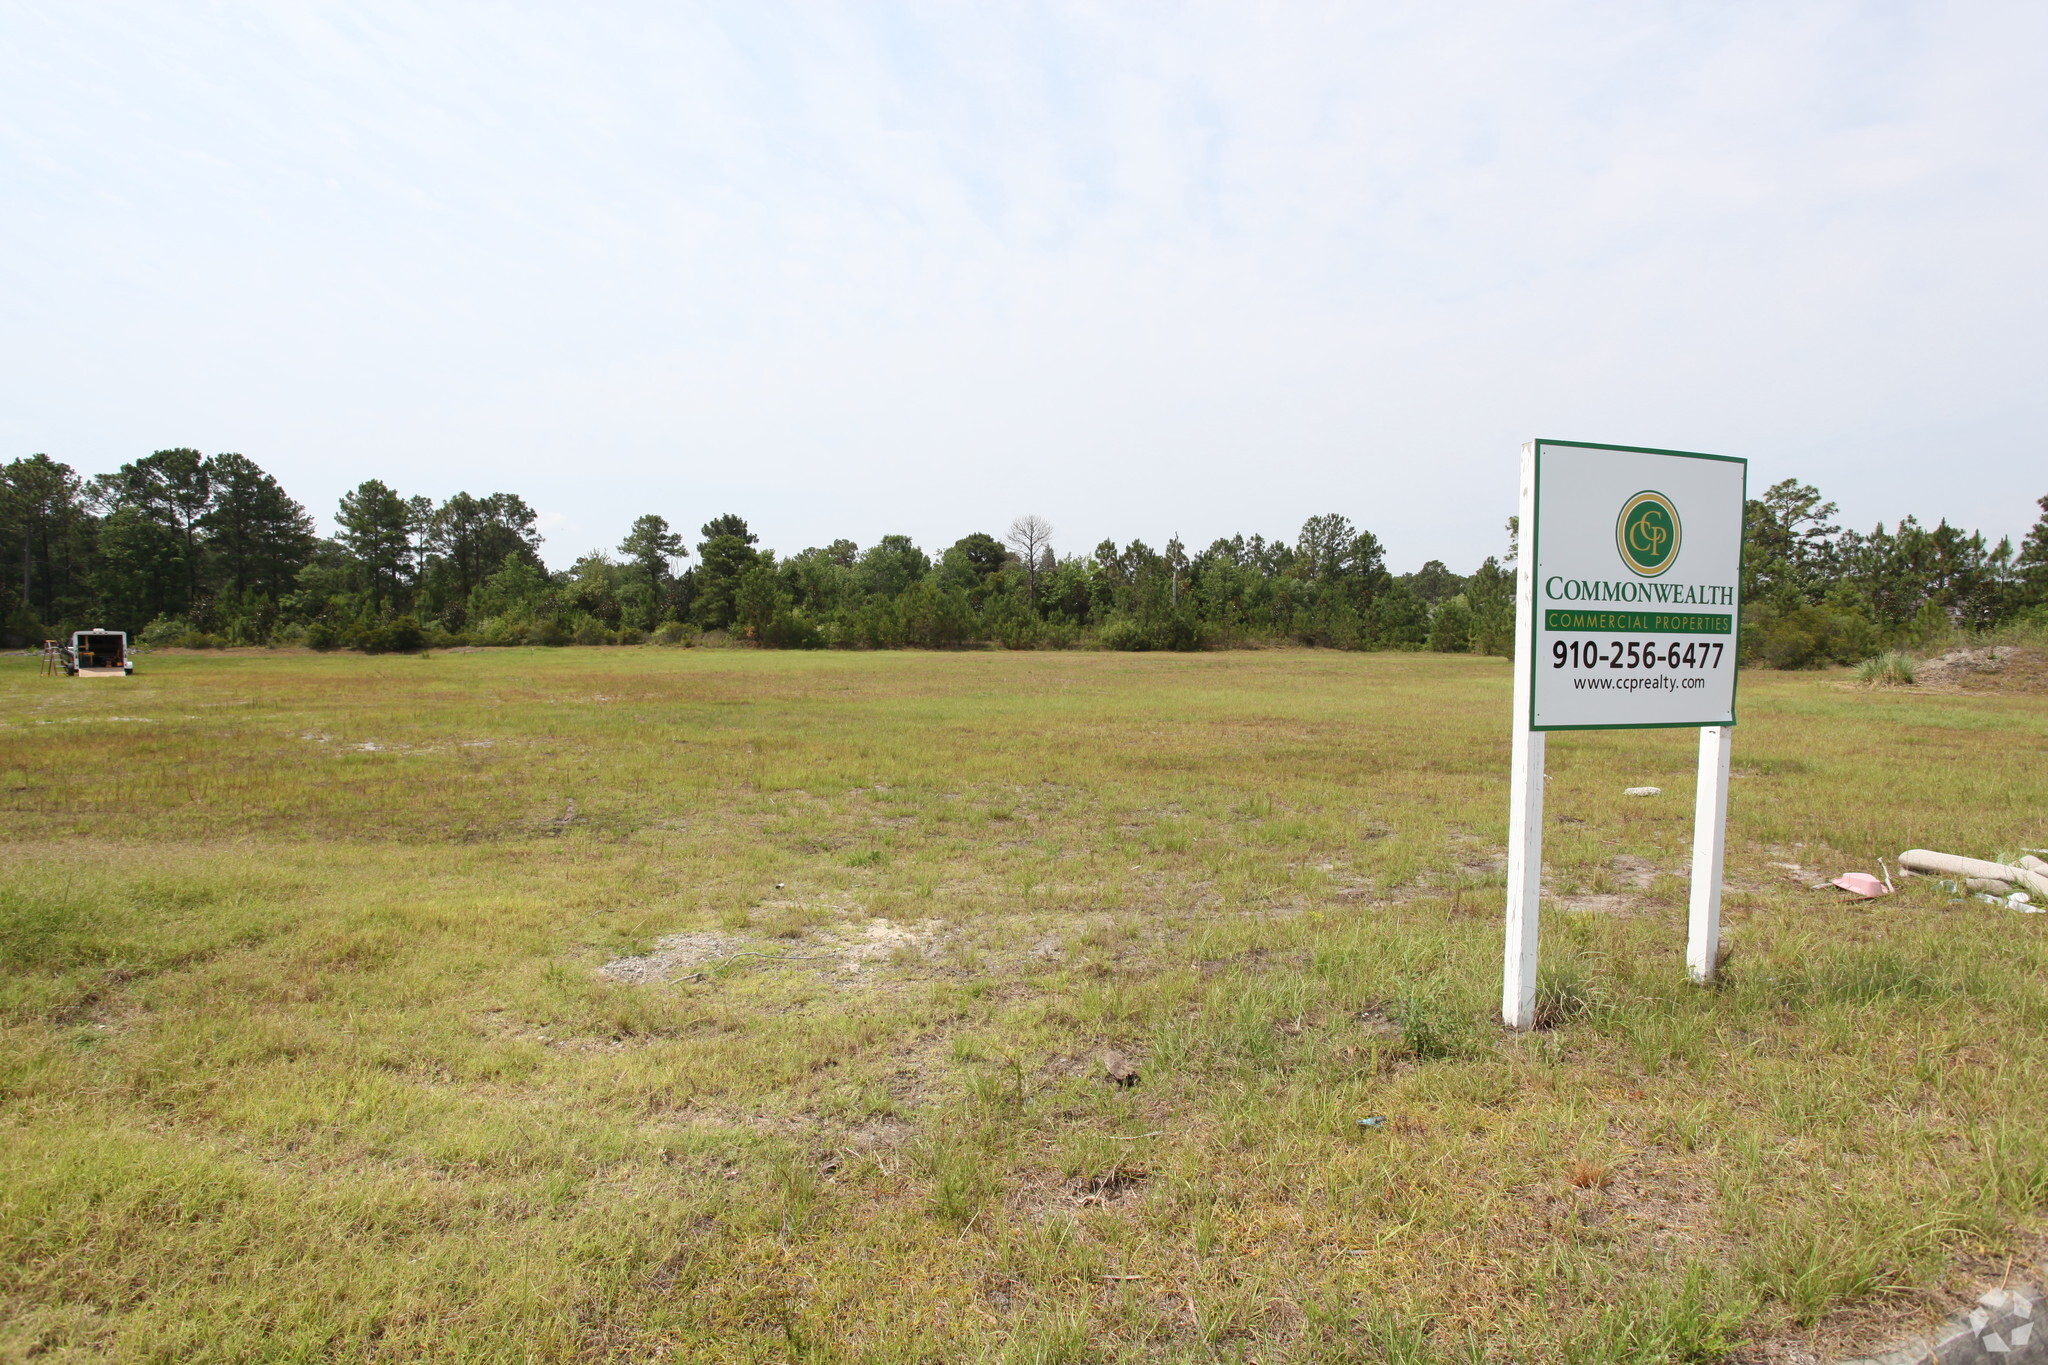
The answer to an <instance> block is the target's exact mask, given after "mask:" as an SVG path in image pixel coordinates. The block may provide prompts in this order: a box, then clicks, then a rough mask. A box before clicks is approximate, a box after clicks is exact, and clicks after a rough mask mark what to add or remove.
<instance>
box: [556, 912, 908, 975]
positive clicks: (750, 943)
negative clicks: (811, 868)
mask: <svg viewBox="0 0 2048 1365" xmlns="http://www.w3.org/2000/svg"><path fill="white" fill-rule="evenodd" d="M944 929H945V922H944V921H943V920H936V919H932V920H920V921H918V922H917V923H915V924H899V923H897V922H896V921H894V920H888V919H882V918H876V919H871V920H869V921H868V922H867V923H866V924H863V925H857V926H844V927H840V928H836V929H828V930H823V931H820V932H816V933H809V934H806V935H804V936H803V938H802V939H801V941H796V942H789V943H786V944H785V943H779V942H770V941H768V940H765V939H755V938H747V937H743V936H741V935H738V934H726V933H720V932H718V931H717V930H711V929H707V930H699V931H696V932H694V933H687V934H669V935H667V936H666V937H664V938H661V939H658V940H657V941H656V942H655V945H654V951H653V952H651V953H645V954H642V955H641V956H638V957H621V958H614V959H613V960H612V961H610V962H607V963H605V964H604V965H603V966H602V967H599V968H598V969H597V974H598V975H599V976H601V977H604V978H605V979H606V980H608V981H622V982H625V983H627V984H629V985H635V986H645V985H654V984H657V983H660V982H664V981H680V980H685V979H687V978H689V977H691V976H694V975H696V974H698V973H700V972H713V971H717V970H719V969H720V968H723V967H725V966H727V965H729V964H733V963H738V962H742V961H749V962H751V961H755V960H758V961H759V962H762V963H776V962H788V963H791V964H799V963H800V964H802V965H804V966H807V967H811V968H814V969H817V970H820V971H824V972H827V973H829V974H831V975H833V976H836V977H838V978H840V979H843V980H853V979H858V978H860V977H862V976H863V975H871V974H873V972H874V969H875V968H877V967H881V966H886V965H892V964H893V965H897V966H908V965H913V964H916V963H921V962H924V961H926V960H928V959H929V958H930V957H931V955H932V952H933V950H934V948H935V946H936V945H937V943H938V941H939V939H940V938H941V937H942V936H943V933H944Z"/></svg>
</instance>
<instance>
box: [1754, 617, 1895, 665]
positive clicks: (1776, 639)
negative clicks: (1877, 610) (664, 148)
mask: <svg viewBox="0 0 2048 1365" xmlns="http://www.w3.org/2000/svg"><path fill="white" fill-rule="evenodd" d="M1881 643H1882V641H1881V640H1880V639H1879V637H1878V631H1877V627H1876V626H1875V625H1874V624H1872V623H1871V620H1870V618H1869V617H1867V616H1865V615H1864V614H1863V613H1862V612H1860V611H1855V610H1853V609H1830V608H1827V607H1810V606H1803V607H1795V608H1793V609H1792V610H1791V611H1776V610H1774V609H1772V608H1770V607H1759V608H1757V609H1756V610H1754V611H1753V612H1751V613H1750V615H1749V618H1748V619H1747V620H1746V621H1745V622H1744V623H1743V631H1742V654H1743V658H1744V660H1745V661H1747V662H1750V663H1762V664H1768V665H1769V666H1770V667H1772V668H1824V667H1826V666H1827V665H1828V664H1846V663H1853V662H1854V661H1856V660H1857V659H1863V658H1867V657H1869V656H1870V655H1871V654H1873V653H1875V652H1876V651H1877V647H1878V645H1879V644H1881Z"/></svg>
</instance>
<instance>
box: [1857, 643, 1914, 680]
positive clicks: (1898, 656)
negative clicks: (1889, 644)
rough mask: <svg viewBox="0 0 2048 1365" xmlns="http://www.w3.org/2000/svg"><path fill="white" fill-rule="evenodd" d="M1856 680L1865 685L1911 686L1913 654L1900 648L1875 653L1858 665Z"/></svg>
mask: <svg viewBox="0 0 2048 1365" xmlns="http://www.w3.org/2000/svg"><path fill="white" fill-rule="evenodd" d="M1856 681H1857V682H1860V683H1862V684H1863V685H1864V686H1865V687H1911V686H1912V685H1913V656H1912V655H1910V654H1908V653H1906V652H1905V651H1904V650H1899V649H1888V650H1886V651H1885V652H1884V653H1882V654H1877V655H1873V656H1872V657H1870V658H1868V659H1865V660H1864V661H1863V662H1862V663H1860V664H1858V665H1856Z"/></svg>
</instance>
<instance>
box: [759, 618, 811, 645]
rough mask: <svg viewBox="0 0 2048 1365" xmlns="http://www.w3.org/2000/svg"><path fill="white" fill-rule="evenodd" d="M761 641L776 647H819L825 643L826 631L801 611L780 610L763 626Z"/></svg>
mask: <svg viewBox="0 0 2048 1365" xmlns="http://www.w3.org/2000/svg"><path fill="white" fill-rule="evenodd" d="M760 638H761V643H762V644H764V645H769V646H772V647H773V648H776V649H817V648H818V647H819V646H821V645H823V644H824V643H825V636H824V632H822V631H820V630H819V629H818V628H817V626H815V625H813V624H812V623H811V621H810V618H808V617H806V616H805V615H804V614H803V612H801V611H792V610H789V609H788V608H783V609H780V610H778V611H777V612H776V613H775V615H774V616H772V617H770V618H769V620H768V624H767V625H765V626H763V627H761V635H760Z"/></svg>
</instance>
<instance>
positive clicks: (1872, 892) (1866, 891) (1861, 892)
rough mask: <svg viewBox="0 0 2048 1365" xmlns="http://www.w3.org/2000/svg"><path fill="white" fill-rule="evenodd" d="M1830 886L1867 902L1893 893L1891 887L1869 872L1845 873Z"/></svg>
mask: <svg viewBox="0 0 2048 1365" xmlns="http://www.w3.org/2000/svg"><path fill="white" fill-rule="evenodd" d="M1828 885H1829V886H1839V887H1841V888H1842V889H1843V890H1844V891H1848V892H1851V893H1853V894H1855V895H1858V896H1862V897H1864V898H1865V899H1866V900H1867V899H1869V898H1871V897H1873V896H1884V895H1889V894H1890V893H1891V888H1890V887H1888V886H1886V885H1885V884H1884V883H1883V882H1881V881H1879V880H1878V879H1877V878H1875V877H1873V876H1871V875H1870V874H1869V873H1868V872H1844V873H1843V874H1842V875H1841V876H1839V877H1837V878H1835V879H1834V880H1833V881H1831V882H1829V883H1828Z"/></svg>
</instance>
